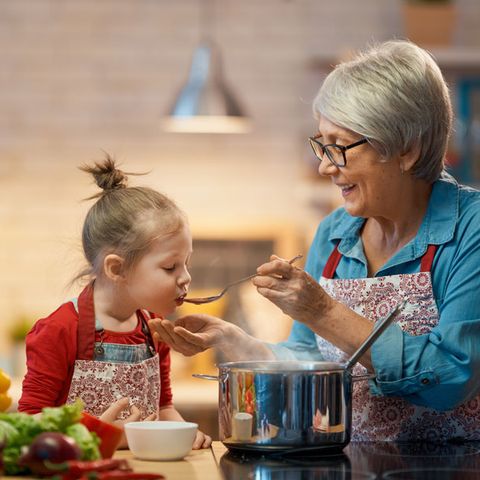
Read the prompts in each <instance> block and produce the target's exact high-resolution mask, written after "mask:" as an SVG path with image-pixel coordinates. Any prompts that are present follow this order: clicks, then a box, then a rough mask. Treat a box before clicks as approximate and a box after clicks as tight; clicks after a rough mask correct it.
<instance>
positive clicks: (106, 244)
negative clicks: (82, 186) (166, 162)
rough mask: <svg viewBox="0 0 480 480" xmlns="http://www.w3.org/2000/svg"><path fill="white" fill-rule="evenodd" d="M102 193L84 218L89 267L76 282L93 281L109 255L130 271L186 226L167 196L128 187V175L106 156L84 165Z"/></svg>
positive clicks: (177, 209)
mask: <svg viewBox="0 0 480 480" xmlns="http://www.w3.org/2000/svg"><path fill="white" fill-rule="evenodd" d="M80 170H83V171H84V172H87V173H90V174H91V175H93V178H94V179H95V182H96V184H97V185H98V186H99V187H100V188H101V189H102V190H103V191H102V192H99V193H98V194H96V195H94V196H93V197H90V198H89V199H92V198H98V200H97V201H96V202H95V204H94V205H93V206H92V207H91V208H90V210H89V211H88V213H87V216H86V218H85V222H84V224H83V231H82V245H83V251H84V254H85V258H86V259H87V261H88V267H86V268H85V269H84V270H83V271H82V272H80V273H79V274H78V275H77V277H76V278H75V279H74V280H78V279H80V278H84V277H90V278H94V277H96V276H98V275H99V274H100V273H101V271H102V265H103V260H104V258H105V256H106V255H108V254H110V253H115V254H117V255H119V256H121V257H122V258H123V259H124V260H125V268H127V269H128V268H130V267H131V266H133V265H134V264H135V262H136V261H138V260H139V259H140V258H141V257H142V255H143V254H144V253H145V252H146V251H147V250H148V248H149V246H150V244H151V243H152V241H153V240H155V238H157V237H158V236H160V235H165V234H169V233H174V232H176V231H178V230H179V229H180V228H181V227H182V226H183V225H185V224H186V223H187V219H186V216H185V214H184V213H183V212H182V211H181V210H180V208H178V206H177V205H176V204H175V203H174V202H173V201H172V200H170V199H169V198H168V197H166V196H165V195H163V194H161V193H159V192H157V191H156V190H153V189H151V188H148V187H128V186H127V175H138V174H132V173H126V172H123V171H122V170H120V169H118V168H117V166H116V164H115V160H114V159H113V158H112V157H111V156H110V155H108V154H107V155H106V158H105V159H104V160H103V161H101V162H95V163H94V164H93V165H91V166H90V165H83V166H81V167H80Z"/></svg>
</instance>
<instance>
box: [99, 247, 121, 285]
mask: <svg viewBox="0 0 480 480" xmlns="http://www.w3.org/2000/svg"><path fill="white" fill-rule="evenodd" d="M124 264H125V260H124V259H123V258H122V257H120V256H119V255H116V254H115V253H109V254H108V255H106V256H105V258H104V259H103V272H104V274H105V276H106V277H107V278H109V279H110V280H113V281H114V282H118V281H121V280H123V279H124V278H125V274H124V271H123V266H124Z"/></svg>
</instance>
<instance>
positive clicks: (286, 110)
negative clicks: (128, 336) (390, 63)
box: [0, 0, 480, 436]
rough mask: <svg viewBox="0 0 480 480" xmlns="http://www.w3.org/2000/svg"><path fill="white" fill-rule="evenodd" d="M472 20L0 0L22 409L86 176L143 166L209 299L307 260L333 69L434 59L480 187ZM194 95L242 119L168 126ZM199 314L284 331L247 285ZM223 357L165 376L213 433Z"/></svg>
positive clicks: (398, 1)
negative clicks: (109, 167) (186, 233)
mask: <svg viewBox="0 0 480 480" xmlns="http://www.w3.org/2000/svg"><path fill="white" fill-rule="evenodd" d="M479 21H480V2H478V0H455V1H432V0H430V1H417V2H409V1H407V0H363V1H362V2H357V1H355V0H338V1H335V2H329V1H325V0H263V1H261V2H260V1H254V0H244V1H241V2H239V1H234V0H216V1H215V0H178V1H175V2H173V1H168V0H101V1H98V0H76V1H75V0H16V1H9V0H0V58H1V68H0V264H1V274H0V312H1V316H2V320H1V322H0V368H2V369H4V370H5V371H7V372H8V373H9V374H10V375H12V376H13V377H14V383H13V386H12V394H13V396H14V400H15V399H16V398H18V395H19V392H20V382H21V378H22V376H23V374H24V368H25V367H24V365H25V358H24V337H25V334H26V332H27V331H28V329H29V328H30V327H31V325H32V323H33V322H34V321H35V320H36V319H38V318H40V317H43V316H47V315H48V314H50V313H51V312H52V311H53V310H55V309H56V308H57V306H58V305H59V304H61V303H62V302H64V301H67V300H68V299H69V298H72V297H74V296H76V295H77V294H78V291H79V288H80V286H79V285H74V286H69V281H70V280H71V279H72V278H73V277H74V276H75V274H76V273H77V272H78V271H79V270H80V269H81V268H82V266H83V259H82V254H81V248H80V231H81V227H82V223H83V220H84V216H85V214H86V211H87V209H88V208H89V207H90V205H91V202H90V201H83V199H85V198H87V197H89V196H90V195H92V194H94V193H96V189H95V188H94V186H93V185H92V183H91V180H90V177H89V176H88V175H86V174H85V173H82V172H81V171H79V170H78V168H77V167H78V166H79V165H81V164H82V163H84V162H92V161H95V160H100V159H102V158H103V155H104V152H108V153H110V154H111V155H113V156H115V157H116V158H117V160H118V161H119V162H120V164H121V166H122V167H123V168H124V169H125V170H126V171H132V172H149V173H148V175H146V176H142V177H131V184H142V185H149V186H151V187H154V188H156V189H159V190H161V191H162V192H164V193H166V194H167V195H169V196H171V197H172V198H173V199H174V200H176V202H177V203H178V204H179V205H180V206H181V208H183V209H184V210H185V211H186V212H187V214H188V216H189V218H190V222H191V227H192V231H193V236H194V255H193V259H192V275H193V284H192V289H193V290H196V292H197V293H199V294H201V293H206V292H216V291H217V290H218V289H221V288H222V287H223V285H224V284H225V283H226V282H228V281H231V280H235V279H237V278H239V277H241V276H244V275H248V274H250V273H252V272H254V271H255V268H256V266H258V265H259V264H260V263H262V262H263V261H264V260H266V259H267V258H268V257H269V255H270V254H271V253H276V254H279V255H281V256H284V257H293V256H294V255H296V254H297V253H306V249H307V246H308V244H309V242H310V240H311V238H312V235H313V232H314V230H315V227H316V225H317V224H318V222H319V221H320V220H321V218H322V217H323V216H324V215H325V214H327V213H328V212H329V211H331V209H332V208H334V207H335V206H337V205H338V204H339V203H340V199H339V197H338V195H337V192H336V191H334V190H333V189H332V188H331V187H330V183H329V181H328V180H322V179H321V178H319V177H318V176H317V173H316V167H317V165H316V161H315V159H314V158H313V155H312V154H311V152H310V150H309V146H308V144H307V141H306V138H307V137H308V136H309V135H312V134H313V133H315V131H316V124H315V121H314V119H313V116H312V113H311V103H312V100H313V98H314V97H315V94H316V92H317V90H318V88H319V86H320V85H321V82H322V79H323V78H324V76H325V75H326V74H327V73H328V72H329V71H330V69H331V68H332V66H333V65H335V64H336V63H338V62H339V61H341V60H342V59H345V58H348V57H349V56H350V55H351V54H352V52H354V51H356V50H358V49H362V48H365V47H366V46H367V45H368V44H370V43H372V42H375V41H383V40H386V39H391V38H410V39H411V40H414V41H416V42H418V43H419V44H420V45H421V46H424V47H425V48H427V49H428V50H430V51H431V52H432V54H433V55H434V56H435V58H436V59H437V61H438V62H439V64H440V66H441V68H442V70H443V72H444V74H445V76H446V78H447V79H448V81H449V83H450V86H451V89H452V95H453V98H454V103H455V110H456V113H457V122H456V127H455V136H454V138H452V142H451V147H450V152H449V163H450V169H451V170H452V172H453V173H454V174H455V175H456V176H457V177H458V178H459V179H461V180H462V181H464V182H467V183H471V184H478V183H480V124H479V121H480V30H479V28H478V24H479ZM220 66H223V69H222V68H220ZM184 87H187V88H186V89H185V88H184ZM207 90H208V92H207ZM206 92H207V93H206ZM195 95H204V98H203V100H202V102H203V101H205V102H207V101H211V102H212V105H213V107H212V108H218V109H221V107H222V105H221V103H222V98H223V99H225V98H226V99H227V100H226V102H227V107H228V108H227V112H226V114H227V115H228V114H230V115H232V114H233V115H234V116H235V118H234V119H233V120H234V122H233V123H232V122H230V124H228V123H225V124H222V125H223V126H222V125H220V126H218V125H213V124H212V123H208V124H207V125H205V124H204V125H203V126H202V123H201V122H200V123H195V122H190V123H186V124H183V125H182V122H178V117H172V116H171V115H170V114H171V113H175V114H177V115H179V114H180V115H187V114H188V112H189V110H188V109H189V102H193V100H192V99H193V98H194V97H195ZM207 103H208V102H207ZM190 107H191V105H190ZM204 107H205V109H207V105H206V103H205V105H204ZM202 108H203V107H202ZM208 108H210V107H208ZM182 109H183V110H182ZM182 112H183V113H182ZM185 112H187V113H185ZM193 113H195V112H193ZM197 113H202V112H197ZM182 119H183V120H185V118H180V120H182ZM190 120H191V119H190ZM193 120H202V119H201V118H200V119H198V118H194V119H193ZM223 120H225V119H223ZM227 120H228V119H227ZM230 120H231V119H230ZM232 125H233V127H232ZM172 130H176V131H172ZM179 130H181V131H179ZM192 130H196V131H192ZM218 131H221V132H222V133H218ZM189 308H190V309H192V308H195V311H201V309H200V308H199V307H191V306H190V307H189ZM204 308H205V309H208V310H204V311H209V312H210V313H213V314H216V315H219V316H223V317H224V318H226V319H227V320H228V321H232V322H235V323H237V324H239V325H241V326H242V327H243V328H245V329H246V330H247V331H249V332H251V333H252V334H254V335H256V336H258V337H260V338H262V339H265V340H267V341H272V342H276V341H279V340H282V339H284V338H286V336H287V335H288V331H289V328H290V322H291V320H290V319H288V318H285V317H284V316H283V315H282V314H281V312H279V311H278V310H276V309H275V308H274V307H273V306H271V305H270V304H268V302H265V301H263V300H262V299H261V298H259V296H258V295H257V294H256V292H255V290H254V289H253V287H252V286H251V285H249V284H246V285H242V286H241V287H239V288H236V289H234V290H232V292H231V293H229V295H228V296H227V297H225V300H224V301H222V302H218V303H215V304H211V305H210V306H208V307H204ZM185 312H186V310H184V311H183V312H181V313H185ZM218 361H221V359H219V358H215V357H214V356H213V354H212V353H207V354H203V355H201V356H198V357H195V358H193V359H186V358H184V357H182V356H180V355H174V356H173V365H172V376H173V378H174V399H176V403H177V406H178V408H179V409H180V410H181V411H182V412H183V413H184V414H185V416H187V417H188V418H189V419H193V420H199V419H200V424H201V427H203V428H204V429H205V430H207V432H208V433H210V434H213V435H214V436H215V435H216V427H215V416H216V390H217V385H216V383H215V382H206V381H203V382H202V381H200V380H193V379H191V374H192V373H212V372H216V369H215V363H216V362H218ZM192 398H194V399H195V402H194V403H192ZM14 406H15V402H14V405H13V407H12V408H14Z"/></svg>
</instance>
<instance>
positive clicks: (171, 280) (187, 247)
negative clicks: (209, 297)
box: [127, 225, 192, 316]
mask: <svg viewBox="0 0 480 480" xmlns="http://www.w3.org/2000/svg"><path fill="white" fill-rule="evenodd" d="M191 254H192V236H191V234H190V229H189V228H188V226H187V225H183V226H182V227H181V228H180V229H179V230H178V231H176V232H174V233H170V234H166V235H162V236H159V237H158V238H156V239H155V240H154V241H153V242H152V244H151V246H150V248H149V250H148V251H147V253H146V254H145V255H143V256H142V257H141V258H140V259H139V260H138V262H137V263H135V265H134V266H133V267H132V270H131V271H129V273H128V275H127V291H128V296H129V297H130V298H131V299H132V300H133V302H134V303H135V308H144V309H146V310H149V311H151V312H155V313H156V314H157V315H161V316H166V315H170V314H171V313H173V312H174V311H175V308H176V307H177V306H179V305H180V304H181V303H182V302H183V297H184V296H185V295H186V294H187V291H188V287H189V285H190V281H191V276H190V273H189V272H188V263H189V261H190V256H191Z"/></svg>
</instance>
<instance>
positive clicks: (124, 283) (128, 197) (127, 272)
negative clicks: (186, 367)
mask: <svg viewBox="0 0 480 480" xmlns="http://www.w3.org/2000/svg"><path fill="white" fill-rule="evenodd" d="M82 170H84V171H85V172H87V173H90V174H92V175H93V177H94V178H95V181H96V183H97V185H98V186H99V187H100V188H101V189H102V190H103V192H101V193H99V194H98V195H95V197H92V198H96V197H99V198H98V200H97V201H96V203H95V204H94V205H93V206H92V207H91V208H90V210H89V212H88V214H87V217H86V219H85V223H84V226H83V233H82V243H83V250H84V253H85V257H86V259H87V261H88V268H87V269H86V270H85V271H84V272H82V273H81V274H80V275H79V278H81V277H84V276H88V278H89V279H90V283H89V284H88V285H87V287H86V288H85V289H84V290H83V291H82V292H81V293H80V295H79V297H78V298H76V299H74V300H72V301H69V302H67V303H65V304H63V305H61V306H60V307H59V308H58V309H57V310H56V311H55V312H53V313H52V314H51V315H50V316H49V317H47V318H44V319H41V320H39V321H38V322H37V323H36V324H35V326H34V327H33V329H32V331H31V332H30V333H29V334H28V336H27V340H26V348H27V374H26V376H25V378H24V380H23V389H22V397H21V399H20V401H19V411H23V412H28V413H37V412H40V411H41V409H42V408H43V407H48V406H58V405H62V404H64V403H66V402H68V403H69V402H73V401H75V399H77V398H80V399H82V400H83V402H84V404H85V410H86V411H87V412H88V413H90V414H93V415H96V416H101V415H102V414H104V412H105V411H106V410H107V409H108V413H107V414H106V416H107V417H108V418H109V419H111V413H112V411H113V412H114V413H115V415H116V414H117V413H119V415H118V417H119V419H120V423H122V422H123V423H125V422H126V421H131V420H138V419H140V420H152V419H155V418H158V419H159V420H183V419H182V417H181V416H180V414H179V413H178V412H177V411H176V410H175V408H174V406H173V403H172V393H171V390H170V353H169V347H168V346H167V345H166V344H164V343H160V342H156V341H154V340H153V339H152V336H151V333H150V331H149V328H148V324H147V322H148V320H150V319H151V318H154V317H160V318H162V317H165V316H167V315H170V314H171V313H172V312H174V310H175V308H176V307H177V306H178V305H181V303H182V301H183V298H184V297H185V295H186V294H187V290H188V287H189V284H190V280H191V277H190V274H189V272H188V262H189V260H190V255H191V253H192V238H191V234H190V230H189V227H188V223H187V218H186V216H185V214H184V213H183V212H182V211H181V210H180V209H179V208H178V207H177V206H176V205H175V203H174V202H172V201H171V200H169V199H168V198H167V197H165V196H164V195H162V194H161V193H158V192H156V191H155V190H152V189H150V188H147V187H127V186H126V183H127V177H126V175H125V174H124V173H123V172H122V171H121V170H119V169H117V168H116V166H115V162H114V160H113V159H112V158H110V157H108V156H107V158H106V159H105V160H104V161H103V162H102V163H96V164H95V165H94V166H91V167H90V166H86V167H82ZM152 312H154V313H152ZM128 400H129V401H128ZM103 418H106V417H103ZM210 443H211V439H210V437H208V436H207V435H204V434H203V433H202V432H198V434H197V438H196V439H195V442H194V444H193V448H201V447H204V448H206V447H208V446H209V445H210Z"/></svg>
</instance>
